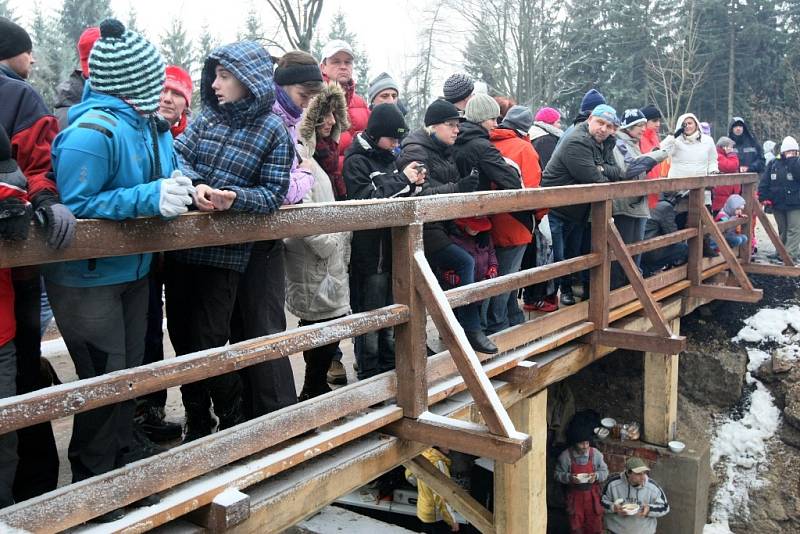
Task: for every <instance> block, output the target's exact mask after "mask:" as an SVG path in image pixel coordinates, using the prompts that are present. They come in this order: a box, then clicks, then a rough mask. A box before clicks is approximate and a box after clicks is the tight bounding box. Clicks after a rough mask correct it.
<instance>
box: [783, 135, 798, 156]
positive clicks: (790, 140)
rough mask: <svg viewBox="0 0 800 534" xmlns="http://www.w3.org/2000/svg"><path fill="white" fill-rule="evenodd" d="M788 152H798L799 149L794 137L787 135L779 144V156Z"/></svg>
mask: <svg viewBox="0 0 800 534" xmlns="http://www.w3.org/2000/svg"><path fill="white" fill-rule="evenodd" d="M790 150H800V147H799V146H798V145H797V140H796V139H795V138H794V137H792V136H791V135H787V136H786V137H784V138H783V142H782V143H781V154H783V153H784V152H789V151H790Z"/></svg>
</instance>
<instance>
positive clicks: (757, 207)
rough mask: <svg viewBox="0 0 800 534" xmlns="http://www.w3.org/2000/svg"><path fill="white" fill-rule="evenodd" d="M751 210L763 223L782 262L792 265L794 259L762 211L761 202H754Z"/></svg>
mask: <svg viewBox="0 0 800 534" xmlns="http://www.w3.org/2000/svg"><path fill="white" fill-rule="evenodd" d="M753 211H754V212H755V214H756V216H757V217H758V220H760V221H761V224H762V225H764V230H766V232H767V236H769V240H770V241H772V245H773V246H774V247H775V251H776V252H777V253H778V255H779V256H780V257H781V259H782V260H783V264H784V265H787V266H789V267H794V260H792V255H791V254H789V251H788V250H786V246H785V245H784V244H783V241H781V236H779V235H778V232H776V231H775V227H774V226H772V222H771V221H770V220H769V218H768V217H767V214H766V213H764V210H763V209H762V208H761V204H759V203H757V202H754V203H753Z"/></svg>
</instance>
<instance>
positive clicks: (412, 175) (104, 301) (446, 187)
mask: <svg viewBox="0 0 800 534" xmlns="http://www.w3.org/2000/svg"><path fill="white" fill-rule="evenodd" d="M77 49H78V53H79V57H80V68H79V69H76V70H75V71H74V72H73V73H72V75H71V76H70V77H69V79H68V80H66V81H65V82H64V83H62V84H61V85H60V86H59V87H58V90H57V93H58V99H57V106H56V109H55V110H51V109H48V107H47V106H46V105H45V103H44V101H43V99H42V97H41V96H40V95H39V94H38V93H37V92H36V91H35V89H34V88H33V87H32V86H31V85H30V84H29V83H28V82H27V81H26V80H27V78H28V76H29V75H30V73H31V69H32V65H33V63H34V59H33V55H32V54H33V52H32V43H31V39H30V37H29V35H28V33H27V32H26V31H25V29H24V28H22V27H20V26H19V25H17V24H16V23H14V22H12V21H9V20H7V19H0V238H2V239H8V240H21V239H25V238H27V236H28V233H29V229H30V226H31V223H32V222H33V223H35V224H37V225H39V226H41V227H42V228H43V229H44V231H45V232H46V235H47V243H48V245H49V246H51V247H53V248H55V249H60V248H64V247H68V246H69V245H70V242H71V240H72V238H73V236H74V234H75V227H76V219H88V218H91V219H110V220H124V219H130V218H134V217H156V216H157V217H162V218H165V219H171V218H174V217H177V216H180V215H181V214H183V213H186V212H187V211H189V210H199V211H205V212H219V211H233V212H243V213H259V214H269V213H272V212H274V211H275V210H277V209H278V208H280V207H281V206H282V205H287V204H299V203H309V202H331V201H337V200H345V199H349V200H353V199H381V198H383V199H387V198H399V197H410V196H416V195H436V194H446V193H470V192H474V191H490V190H519V189H529V188H536V187H552V186H561V185H572V184H591V183H605V182H616V181H621V180H643V179H649V178H658V177H661V176H669V177H681V176H697V175H706V174H714V173H718V172H758V173H762V180H761V183H760V185H759V194H760V199H761V201H763V202H764V203H765V204H766V205H770V206H771V209H772V211H773V213H774V214H775V217H776V219H777V221H778V226H779V231H780V234H781V238H782V239H783V240H784V242H785V243H786V245H787V247H788V248H789V251H790V253H791V254H798V253H800V251H798V247H800V188H798V187H797V186H796V185H795V181H794V178H793V176H794V175H795V174H797V175H798V176H800V168H798V158H797V156H798V145H797V142H796V141H795V140H794V139H793V138H792V137H786V138H785V139H784V140H783V142H782V143H781V145H780V151H779V154H775V155H773V154H771V153H767V154H766V156H765V151H764V149H763V148H762V146H761V145H760V144H759V143H758V142H757V140H756V138H755V136H754V135H753V134H752V132H751V131H750V129H749V126H748V124H747V123H746V121H745V120H744V119H742V118H740V117H735V118H734V119H733V121H732V123H731V125H730V128H729V131H728V135H727V136H723V137H720V138H719V140H718V141H717V142H716V143H715V142H714V141H713V139H712V137H711V136H710V135H709V133H707V132H703V124H704V123H701V122H699V120H698V118H697V117H695V116H694V115H693V114H691V113H687V114H685V115H682V116H681V117H679V118H678V121H677V124H676V125H675V128H674V130H673V133H671V134H670V135H668V136H667V137H665V138H663V139H662V138H661V137H660V130H661V126H662V120H663V117H662V115H661V113H660V111H659V110H658V109H657V108H656V107H655V106H653V105H646V106H643V107H642V108H641V109H627V110H625V111H624V112H623V113H621V114H618V113H617V111H616V110H615V109H614V108H613V107H612V106H611V105H609V104H608V103H607V102H606V101H605V98H604V97H603V95H602V94H601V93H600V92H598V91H597V90H595V89H592V90H590V91H588V92H587V93H586V95H585V96H584V98H583V100H582V102H581V106H580V109H579V111H578V114H577V116H576V118H575V120H574V121H573V123H572V124H571V125H569V127H568V128H566V129H563V125H562V114H561V113H560V112H559V111H558V110H557V109H555V108H553V107H542V108H540V109H538V110H536V111H535V112H534V110H532V109H530V108H529V107H527V106H523V105H517V104H516V103H515V102H514V101H513V100H512V99H510V98H509V97H492V96H489V95H488V94H486V93H481V92H475V84H474V82H473V80H472V79H471V78H470V77H469V76H468V75H466V74H463V73H457V74H454V75H452V76H450V77H449V78H448V79H447V80H446V81H445V83H444V86H443V88H442V96H441V97H439V98H437V99H436V100H434V101H433V102H432V103H431V104H430V105H429V106H428V107H427V109H426V110H425V114H424V124H423V125H422V126H421V127H420V128H417V129H413V130H412V128H410V127H409V125H408V124H407V121H406V117H405V107H404V106H403V103H402V99H401V96H402V95H401V94H400V85H399V84H398V83H397V82H396V81H395V80H394V79H393V78H392V77H391V76H390V75H389V74H388V73H381V74H380V75H379V76H377V77H376V78H375V79H374V80H372V82H371V84H370V87H369V91H368V95H367V96H368V98H367V100H364V99H363V98H362V97H361V96H359V95H358V94H356V93H355V82H354V79H353V66H354V62H355V61H357V60H358V58H357V57H356V55H355V53H354V51H353V49H352V47H351V46H350V45H349V44H348V43H347V42H344V41H340V40H334V41H331V42H329V43H327V44H326V46H325V47H324V48H323V51H322V57H321V58H315V57H313V56H312V55H310V54H309V53H307V52H303V51H290V52H287V53H286V54H284V55H283V56H282V57H280V58H277V59H276V58H272V57H271V56H270V55H269V53H268V52H267V50H266V49H265V48H264V47H263V46H261V45H260V44H258V43H254V42H237V43H233V44H229V45H225V46H222V47H219V48H217V49H216V50H214V51H213V52H211V53H210V55H209V56H208V57H207V58H205V62H204V65H203V69H202V74H201V79H200V91H199V94H200V100H201V111H200V112H199V113H197V114H196V115H192V114H191V112H190V110H191V100H192V95H193V83H192V79H191V76H190V75H189V74H188V73H187V72H186V71H184V70H183V69H181V68H180V67H178V66H174V65H165V63H164V61H163V59H162V57H161V54H160V53H159V52H158V50H157V49H156V47H155V46H154V45H153V44H152V43H151V42H149V41H148V40H147V39H146V38H145V37H143V36H142V35H140V34H138V33H136V32H134V31H131V30H129V29H126V28H125V26H124V25H123V24H122V23H120V22H119V21H117V20H114V19H107V20H105V21H103V22H102V23H101V24H100V25H99V27H92V28H87V29H86V31H85V32H84V33H83V34H82V35H81V37H80V39H79V41H78V43H77ZM771 146H775V143H772V145H771ZM709 193H710V194H709V199H708V204H709V205H710V209H712V210H714V211H715V215H716V216H717V217H718V218H719V219H720V220H724V219H726V218H730V217H737V216H740V215H741V213H742V209H743V205H744V202H745V201H744V199H743V198H742V197H741V195H740V193H741V191H740V190H739V189H738V188H736V187H727V188H717V189H715V190H714V191H711V192H709ZM684 196H685V195H683V194H682V193H680V192H677V193H671V194H665V195H663V196H662V197H661V198H647V197H635V198H626V199H618V200H615V201H614V203H613V216H614V222H615V224H616V226H617V228H618V229H619V231H620V234H621V235H622V237H623V239H624V241H625V242H626V243H632V242H635V241H640V240H642V239H644V238H646V237H654V236H657V235H663V234H665V233H669V232H672V231H674V230H675V229H677V228H679V227H681V225H682V224H685V215H684V217H683V218H682V217H681V215H682V211H683V212H685V209H683V210H682V205H683V206H685V202H682V200H683V198H684ZM588 213H589V208H588V205H585V204H583V205H580V204H578V205H569V206H559V207H556V208H552V209H550V210H546V209H542V210H535V211H517V212H513V213H499V214H495V215H491V216H481V217H469V218H463V219H456V220H453V221H442V222H433V223H427V224H425V225H424V228H423V236H424V252H425V255H426V257H427V258H428V260H429V262H430V264H431V266H432V267H433V269H434V270H435V272H436V274H437V276H438V278H439V281H440V283H441V285H442V287H444V288H451V287H457V286H463V285H466V284H470V283H473V282H476V281H480V280H485V279H489V278H494V277H496V276H501V275H506V274H511V273H514V272H517V271H519V270H520V269H524V268H529V267H533V266H539V265H545V264H548V263H551V262H554V261H560V260H564V259H568V258H572V257H575V256H578V255H580V254H582V253H584V252H586V251H587V250H588V247H589V238H588V236H589V223H588ZM730 232H733V234H730ZM729 236H730V239H728V241H729V243H730V244H731V245H732V246H739V245H742V244H744V243H747V242H748V241H750V238H749V237H748V236H743V235H741V234H740V233H736V230H735V229H734V230H731V231H729ZM727 237H728V236H726V238H727ZM713 245H714V244H713V243H709V247H708V248H709V253H712V254H713V253H714V246H713ZM686 256H687V247H686V245H685V244H680V243H679V244H674V245H671V246H669V247H667V248H664V249H660V250H656V251H652V252H648V253H646V254H644V255H643V257H642V258H637V259H636V261H637V262H641V268H642V270H643V271H644V273H645V274H649V273H652V272H656V271H658V270H661V269H664V268H667V267H670V266H674V265H678V264H680V263H682V262H685V261H686ZM391 259H392V243H391V233H390V231H389V229H385V228H384V229H374V230H361V231H357V232H353V233H352V235H351V234H350V233H330V234H324V235H318V236H308V237H304V238H292V239H286V240H269V241H259V242H253V243H241V244H233V245H224V246H208V247H199V248H191V249H186V250H179V251H172V252H166V253H161V254H155V255H154V254H139V255H133V256H118V257H106V258H97V259H87V260H79V261H68V262H60V263H54V264H50V265H47V266H43V267H41V268H39V267H26V268H18V269H13V270H11V269H2V270H0V307H2V309H0V396H1V397H8V396H13V395H16V394H21V393H27V392H30V391H33V390H35V389H38V388H41V387H46V386H48V385H50V384H53V383H55V382H56V381H57V380H58V378H57V376H55V373H53V372H52V369H50V368H49V367H48V365H47V363H46V361H43V360H42V359H41V354H40V340H41V336H42V333H43V330H44V326H46V324H47V322H48V321H49V320H50V318H51V317H52V316H54V317H55V320H56V323H57V325H58V329H59V331H60V333H61V335H62V337H63V339H64V342H65V344H66V346H67V349H68V351H69V354H70V357H71V358H72V361H73V362H74V364H75V368H76V371H77V374H78V376H79V377H80V378H82V379H86V378H92V377H96V376H99V375H102V374H105V373H109V372H112V371H117V370H121V369H127V368H131V367H135V366H139V365H141V364H143V363H150V362H156V361H159V360H161V359H163V357H164V348H163V332H162V322H163V318H164V316H163V310H164V309H165V310H166V325H167V331H168V333H169V338H170V341H171V343H172V346H173V347H174V349H175V352H176V354H177V355H178V356H180V355H184V354H189V353H193V352H197V351H200V350H204V349H209V348H213V347H219V346H223V345H225V344H226V343H235V342H238V341H242V340H245V339H251V338H254V337H259V336H264V335H267V334H273V333H276V332H281V331H283V330H285V329H286V327H287V319H286V317H287V315H286V310H287V309H288V311H289V312H291V314H292V315H293V316H295V317H297V318H298V319H299V325H309V324H314V323H318V322H321V321H327V320H331V319H334V318H338V317H342V316H345V315H347V314H349V313H351V312H353V313H354V312H364V311H369V310H374V309H377V308H380V307H383V306H386V305H388V304H391V303H392V264H391ZM625 280H626V279H625V275H624V273H623V272H622V271H621V270H620V269H618V268H617V267H616V266H615V267H614V271H613V278H612V283H613V285H614V286H621V285H623V284H624V283H625ZM573 282H575V283H573ZM579 282H582V284H578V283H579ZM576 284H577V285H582V286H583V288H584V289H583V292H584V297H587V296H588V293H587V292H588V289H587V285H588V278H585V277H582V276H578V277H577V279H576V280H573V279H572V277H563V278H561V279H560V280H556V281H554V282H549V283H544V284H537V285H535V286H531V287H527V288H525V289H524V290H523V291H522V301H523V304H522V307H520V304H519V299H518V294H517V292H516V291H514V292H510V293H506V294H503V295H499V296H497V297H493V298H491V299H488V300H486V301H484V302H477V303H473V304H469V305H466V306H462V307H460V308H458V309H456V316H457V319H458V321H459V323H460V324H461V326H462V327H463V329H464V331H465V333H466V337H467V339H468V341H469V343H470V344H471V345H472V347H473V348H474V349H475V350H476V351H480V352H483V353H490V354H491V353H496V352H497V350H498V349H497V346H496V345H495V344H494V343H493V342H492V340H491V339H490V338H489V337H488V335H491V334H494V333H496V332H499V331H501V330H504V329H507V328H509V327H511V326H514V325H516V324H519V323H521V322H523V321H524V320H525V318H524V314H523V310H524V311H537V312H544V313H547V312H552V311H555V310H557V309H558V308H559V306H560V305H564V306H569V305H572V304H575V302H576V296H575V294H574V292H573V286H574V285H576ZM51 310H52V311H51ZM394 351H395V349H394V337H393V331H392V329H391V328H385V329H382V330H379V331H376V332H370V333H368V334H364V335H361V336H358V337H357V338H356V339H355V340H354V352H355V360H356V366H357V376H358V379H366V378H369V377H371V376H374V375H376V374H379V373H381V372H384V371H387V370H390V369H392V368H394V361H395V354H394ZM341 356H342V353H341V350H340V349H339V346H338V343H333V344H330V345H327V346H324V347H319V348H316V349H311V350H308V351H306V352H305V353H304V354H303V357H304V360H305V363H306V367H305V379H304V382H303V387H302V390H301V391H300V393H299V395H298V393H297V392H296V391H295V387H294V377H293V372H292V368H291V365H290V364H289V360H288V358H280V359H276V360H271V361H269V362H265V363H261V364H258V365H255V366H251V367H247V368H245V369H242V370H240V371H238V372H235V373H230V374H225V375H221V376H217V377H212V378H208V379H205V380H202V381H200V382H195V383H191V384H186V385H184V386H182V387H181V399H182V402H183V406H184V409H185V413H186V422H185V425H184V427H183V428H181V426H180V425H177V424H175V423H172V422H169V421H167V420H166V419H165V410H164V406H165V402H166V393H165V392H159V393H155V394H151V395H148V396H146V397H144V398H140V399H138V400H137V401H125V402H120V403H116V404H113V405H109V406H105V407H102V408H98V409H94V410H90V411H87V412H83V413H80V414H77V415H76V416H75V424H74V429H73V433H72V439H71V442H70V445H69V453H68V456H69V461H70V464H71V468H72V477H73V481H79V480H82V479H85V478H88V477H91V476H94V475H98V474H101V473H104V472H107V471H109V470H112V469H114V468H116V467H119V466H121V465H124V464H126V463H128V462H131V461H135V460H137V459H140V458H143V457H145V456H148V455H151V454H154V453H157V452H160V451H162V450H163V448H162V447H161V446H159V445H157V444H156V443H154V442H161V441H168V440H173V439H178V438H182V439H183V441H184V442H188V441H192V440H194V439H198V438H200V437H203V436H206V435H208V434H210V433H212V432H213V431H214V430H215V429H216V430H220V429H225V428H228V427H231V426H233V425H236V424H238V423H239V422H242V421H245V420H247V419H251V418H255V417H259V416H261V415H264V414H266V413H269V412H272V411H274V410H277V409H280V408H282V407H285V406H288V405H291V404H294V403H296V402H298V400H305V399H310V398H313V397H315V396H318V395H321V394H324V393H326V392H328V391H330V386H329V383H332V384H337V383H346V381H347V378H346V373H345V370H344V368H343V366H342V364H341ZM57 472H58V456H57V453H56V449H55V442H54V439H53V433H52V429H51V427H50V424H49V423H46V424H42V425H36V426H33V427H30V428H26V429H23V430H20V431H18V432H16V433H7V434H5V435H3V436H2V437H0V506H5V505H8V504H11V503H13V502H15V501H18V500H22V499H25V498H29V497H31V496H34V495H37V494H41V493H43V492H45V491H48V490H50V489H53V488H54V487H55V484H56V481H57ZM21 473H22V474H21ZM121 513H122V512H121V511H113V512H109V514H107V517H105V518H104V519H115V518H117V517H119V516H120V514H121Z"/></svg>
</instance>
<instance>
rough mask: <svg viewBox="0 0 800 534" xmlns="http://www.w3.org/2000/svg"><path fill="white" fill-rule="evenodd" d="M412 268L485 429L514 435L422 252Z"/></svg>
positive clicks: (426, 304)
mask: <svg viewBox="0 0 800 534" xmlns="http://www.w3.org/2000/svg"><path fill="white" fill-rule="evenodd" d="M414 267H415V270H416V277H417V278H418V284H417V291H418V292H419V295H420V297H422V301H423V302H424V303H425V307H426V308H427V309H428V311H429V313H430V314H431V318H432V319H433V322H434V324H435V325H436V328H437V329H438V330H439V333H440V334H441V335H442V337H443V338H444V342H445V344H446V345H447V348H448V349H449V350H450V355H451V356H452V357H453V362H455V364H456V367H457V368H458V372H459V373H461V376H462V377H463V378H464V383H465V384H466V385H467V389H468V390H469V392H470V394H472V398H473V399H475V404H477V405H478V409H479V410H480V412H481V415H483V419H484V421H486V425H487V426H488V427H489V430H490V431H491V432H492V433H493V434H497V435H498V436H504V437H507V438H508V437H511V436H512V435H514V434H515V433H516V430H515V429H514V424H513V423H512V422H511V418H510V417H509V416H508V412H506V409H505V408H504V407H503V404H502V403H501V402H500V398H499V397H498V396H497V392H495V390H494V388H493V387H492V384H491V382H489V377H487V376H486V373H484V372H483V368H482V367H481V362H480V360H479V359H478V357H477V356H476V355H475V351H474V350H473V349H472V347H471V346H470V344H469V341H467V335H466V334H465V333H464V329H463V328H462V327H461V325H460V324H458V321H457V320H456V316H455V314H454V313H453V309H452V308H451V307H450V304H449V303H448V301H447V296H446V295H445V294H444V291H442V288H441V287H439V282H438V280H436V276H435V275H434V274H433V271H432V270H431V267H430V265H428V260H427V259H426V258H425V254H424V253H423V252H422V251H419V252H416V253H415V254H414Z"/></svg>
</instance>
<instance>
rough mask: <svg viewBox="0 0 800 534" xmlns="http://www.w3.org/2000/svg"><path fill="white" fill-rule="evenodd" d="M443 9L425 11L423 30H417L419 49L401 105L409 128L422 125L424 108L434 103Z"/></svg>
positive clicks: (437, 5) (440, 5) (407, 77)
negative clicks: (437, 49) (437, 50)
mask: <svg viewBox="0 0 800 534" xmlns="http://www.w3.org/2000/svg"><path fill="white" fill-rule="evenodd" d="M443 12H444V7H443V5H442V4H441V3H439V4H436V5H435V6H433V7H432V8H429V9H428V10H426V11H425V26H424V27H423V28H422V29H421V30H420V32H419V34H418V37H417V41H418V42H419V49H418V51H417V54H416V55H415V56H414V58H413V61H414V66H413V68H411V69H410V70H409V71H407V72H406V74H405V76H404V77H403V93H402V98H403V102H404V103H405V104H406V107H407V108H408V124H410V125H415V124H419V123H421V122H422V117H423V116H424V114H425V108H426V107H427V106H428V104H429V103H430V102H431V100H433V91H432V87H431V84H432V79H433V73H434V71H435V70H436V68H437V66H438V64H439V61H438V58H437V57H436V53H435V50H436V47H437V44H441V41H440V35H441V34H440V32H441V28H440V27H441V24H442V14H443Z"/></svg>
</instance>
